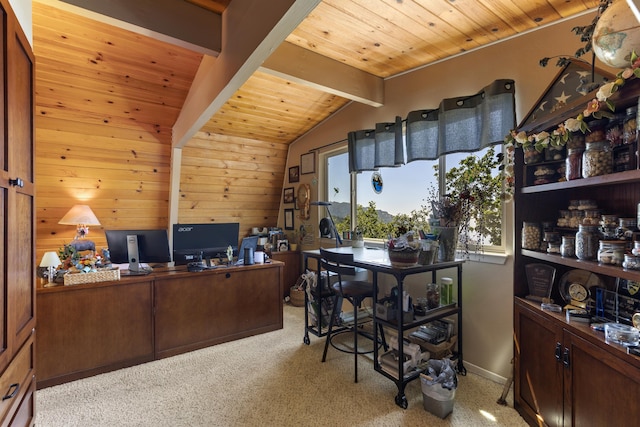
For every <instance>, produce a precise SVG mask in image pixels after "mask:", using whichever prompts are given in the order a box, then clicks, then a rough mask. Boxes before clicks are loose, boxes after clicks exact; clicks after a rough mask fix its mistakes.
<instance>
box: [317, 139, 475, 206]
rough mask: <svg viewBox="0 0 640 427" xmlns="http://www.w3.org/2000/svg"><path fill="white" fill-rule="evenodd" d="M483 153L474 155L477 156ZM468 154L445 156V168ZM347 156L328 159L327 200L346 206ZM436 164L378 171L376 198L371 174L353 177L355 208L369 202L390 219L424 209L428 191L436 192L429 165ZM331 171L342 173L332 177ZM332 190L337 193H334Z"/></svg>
mask: <svg viewBox="0 0 640 427" xmlns="http://www.w3.org/2000/svg"><path fill="white" fill-rule="evenodd" d="M483 153H484V151H482V152H480V153H478V154H477V155H478V156H481V155H482V154H483ZM468 155H469V154H468V153H456V154H450V155H448V156H447V164H448V165H449V166H450V167H453V166H456V165H457V164H458V163H459V161H460V159H463V158H465V157H467V156H468ZM348 161H349V156H348V154H347V153H344V154H341V155H337V156H332V157H330V159H329V171H330V173H329V181H328V199H329V200H330V201H332V202H344V203H349V172H348V171H349V164H348ZM435 164H437V161H426V160H418V161H414V162H411V163H407V164H404V165H402V166H400V167H397V168H381V169H380V170H379V173H380V175H381V176H382V182H383V189H382V192H381V193H380V194H376V193H375V192H374V190H373V185H372V184H371V179H372V177H373V172H361V173H359V174H357V186H358V191H357V194H358V204H359V205H362V206H363V207H367V206H368V205H369V201H373V202H375V204H376V208H378V209H380V210H382V211H386V212H389V213H390V214H392V215H397V214H400V213H407V214H408V213H410V212H411V211H412V210H419V209H420V208H421V207H422V206H423V205H426V204H427V203H428V200H429V196H430V189H431V188H433V189H437V188H438V185H437V182H436V179H435V177H434V169H433V165H435ZM335 171H343V173H336V172H335ZM334 188H337V189H338V190H339V191H338V192H337V193H336V192H335V191H334Z"/></svg>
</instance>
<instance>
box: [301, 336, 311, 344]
mask: <svg viewBox="0 0 640 427" xmlns="http://www.w3.org/2000/svg"><path fill="white" fill-rule="evenodd" d="M302 341H303V342H304V343H305V344H306V345H309V344H311V340H310V339H309V337H304V339H303V340H302Z"/></svg>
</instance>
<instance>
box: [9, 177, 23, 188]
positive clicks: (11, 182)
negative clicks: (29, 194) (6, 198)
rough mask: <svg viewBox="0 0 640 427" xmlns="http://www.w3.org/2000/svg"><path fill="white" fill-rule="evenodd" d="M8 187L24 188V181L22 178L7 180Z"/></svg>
mask: <svg viewBox="0 0 640 427" xmlns="http://www.w3.org/2000/svg"><path fill="white" fill-rule="evenodd" d="M9 185H11V186H13V187H20V188H22V187H24V181H23V180H22V178H15V179H13V178H9Z"/></svg>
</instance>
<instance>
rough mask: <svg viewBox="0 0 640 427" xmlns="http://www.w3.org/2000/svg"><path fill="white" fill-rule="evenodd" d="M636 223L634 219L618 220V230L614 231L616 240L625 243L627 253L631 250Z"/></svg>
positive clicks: (636, 229)
mask: <svg viewBox="0 0 640 427" xmlns="http://www.w3.org/2000/svg"><path fill="white" fill-rule="evenodd" d="M637 225H638V222H637V219H636V218H618V228H617V229H616V236H617V238H618V240H622V241H624V242H625V243H626V248H627V251H628V252H631V249H632V248H633V233H635V232H636V231H638V228H637Z"/></svg>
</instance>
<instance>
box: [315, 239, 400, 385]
mask: <svg viewBox="0 0 640 427" xmlns="http://www.w3.org/2000/svg"><path fill="white" fill-rule="evenodd" d="M320 255H321V257H322V258H321V260H320V265H321V267H322V269H324V270H325V271H327V280H331V273H334V274H335V275H336V276H337V279H338V280H337V281H336V282H335V283H334V284H333V285H332V287H333V291H334V294H335V296H334V300H333V309H332V312H331V318H330V320H329V330H328V331H327V339H326V342H325V344H324V353H323V354H322V361H323V362H324V361H325V360H326V359H327V349H328V348H329V344H331V346H332V347H333V348H335V349H336V350H339V351H342V352H344V353H353V354H354V359H355V362H354V370H355V382H358V355H359V354H366V353H371V352H372V351H373V350H368V351H358V335H362V336H365V337H367V338H369V339H371V340H374V336H373V335H372V334H370V333H367V332H365V331H364V330H361V329H358V308H360V306H361V305H362V301H364V299H365V298H373V284H372V283H371V282H367V281H362V280H342V276H354V275H355V273H356V269H355V268H354V267H351V266H348V265H344V264H348V263H350V262H351V261H353V254H346V253H336V252H331V251H328V250H325V249H323V248H320ZM340 298H343V299H346V300H347V301H349V302H350V303H351V305H353V326H352V328H347V329H345V328H340V329H338V330H337V331H335V332H334V331H333V327H334V323H335V319H336V316H337V315H338V314H339V312H338V310H339V308H340V307H341V304H339V302H340ZM378 326H379V327H380V338H381V344H380V345H383V346H384V348H385V349H386V348H387V344H386V341H385V338H384V330H383V329H382V325H380V324H379V325H378ZM351 331H353V350H349V349H344V348H340V347H338V346H336V345H335V344H334V343H333V342H332V339H333V337H334V336H336V335H338V334H341V333H344V332H351ZM374 345H378V343H376V342H374Z"/></svg>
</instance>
